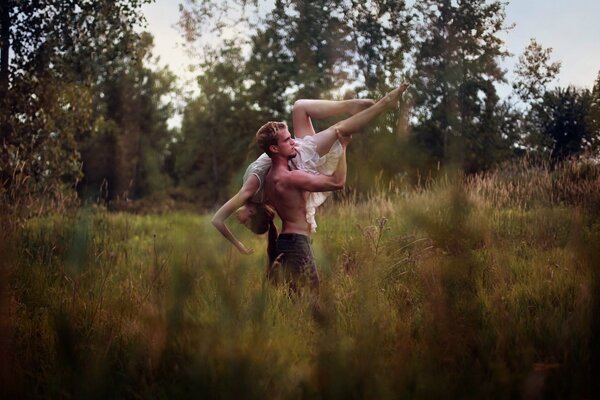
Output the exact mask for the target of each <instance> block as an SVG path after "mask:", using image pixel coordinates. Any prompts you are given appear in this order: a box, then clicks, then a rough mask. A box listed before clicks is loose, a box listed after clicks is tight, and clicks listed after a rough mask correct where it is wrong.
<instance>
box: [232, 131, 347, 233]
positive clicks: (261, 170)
mask: <svg viewBox="0 0 600 400" xmlns="http://www.w3.org/2000/svg"><path fill="white" fill-rule="evenodd" d="M295 142H296V151H297V154H296V157H294V158H292V159H291V160H290V162H289V165H290V168H293V169H299V170H302V171H306V172H309V173H311V174H324V175H332V174H333V172H334V171H335V169H336V168H337V165H338V162H339V160H340V158H341V157H342V145H341V144H340V142H339V141H337V140H336V141H335V143H334V144H333V145H332V146H331V149H330V150H329V153H327V154H325V155H324V156H323V157H319V154H318V153H317V144H316V143H315V141H314V136H313V135H308V136H305V137H304V138H299V139H295ZM270 168H271V158H270V157H269V156H268V155H266V154H265V153H263V154H261V155H260V157H258V158H257V159H256V161H254V162H253V163H252V164H250V165H249V166H248V168H247V169H246V172H245V173H244V177H243V182H246V180H247V179H248V177H250V175H255V176H256V177H257V178H258V182H259V185H260V186H259V188H258V190H257V191H256V193H255V194H254V196H253V197H252V201H253V202H255V203H262V202H263V201H264V185H263V183H264V181H265V177H266V176H267V173H268V172H269V169H270ZM330 193H331V192H311V193H310V194H309V196H308V199H307V201H306V222H308V224H309V225H310V230H311V231H312V232H315V231H316V230H317V222H316V221H315V212H316V211H317V207H319V206H320V205H321V204H323V203H324V202H325V200H327V197H328V196H329V194H330Z"/></svg>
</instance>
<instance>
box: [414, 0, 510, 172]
mask: <svg viewBox="0 0 600 400" xmlns="http://www.w3.org/2000/svg"><path fill="white" fill-rule="evenodd" d="M504 7H505V5H504V3H502V2H500V1H492V2H485V1H482V0H478V1H460V2H457V3H456V2H451V1H449V0H447V1H429V0H423V1H418V2H417V3H416V5H415V18H416V20H417V27H416V31H415V43H416V44H415V48H414V57H415V66H414V71H413V72H412V75H413V77H412V78H411V80H412V82H413V84H414V105H415V112H414V117H415V118H416V119H417V122H416V124H415V126H414V128H413V130H414V132H415V139H414V140H415V145H416V146H417V149H418V151H420V152H423V153H425V154H426V157H425V158H426V160H428V161H429V162H430V163H431V162H432V161H433V163H436V162H440V161H454V162H457V163H458V164H459V165H461V166H462V167H463V168H464V169H465V171H467V172H475V171H481V170H485V169H487V168H489V167H491V166H492V165H494V164H495V163H496V162H498V161H499V160H501V159H502V155H503V154H502V150H503V149H507V148H509V147H510V146H511V144H512V143H510V142H509V141H508V140H507V139H506V138H505V137H503V135H502V134H501V130H500V125H501V123H502V122H501V120H500V115H499V113H498V96H497V94H496V88H495V86H494V85H495V84H497V83H501V82H503V81H504V72H503V71H502V69H501V68H500V66H499V61H500V59H501V58H503V57H504V56H506V55H507V53H506V51H505V50H504V49H503V47H502V46H503V42H502V40H501V39H500V38H499V37H498V33H499V32H501V31H502V30H503V29H505V27H504V17H505V14H504ZM434 165H435V164H434ZM424 167H427V165H425V166H424Z"/></svg>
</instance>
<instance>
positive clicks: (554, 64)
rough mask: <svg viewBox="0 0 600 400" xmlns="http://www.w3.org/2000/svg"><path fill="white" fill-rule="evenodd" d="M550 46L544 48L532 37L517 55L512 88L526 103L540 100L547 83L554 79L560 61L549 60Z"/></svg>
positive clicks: (557, 72)
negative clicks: (521, 52) (517, 59)
mask: <svg viewBox="0 0 600 400" xmlns="http://www.w3.org/2000/svg"><path fill="white" fill-rule="evenodd" d="M551 55H552V48H550V47H548V48H544V47H542V45H540V44H539V43H538V42H537V41H536V40H535V39H534V38H532V39H531V40H530V42H529V45H527V47H526V48H525V50H524V51H523V54H521V55H520V56H519V61H518V62H517V64H516V66H515V81H514V83H513V89H514V90H515V93H516V94H517V96H518V97H519V98H520V99H521V100H522V101H523V102H524V103H526V104H532V103H535V102H539V101H541V99H542V97H543V96H544V93H546V90H547V87H548V84H549V83H550V82H552V81H554V80H555V79H556V77H557V76H558V74H559V72H560V67H561V62H560V61H551V60H550V57H551Z"/></svg>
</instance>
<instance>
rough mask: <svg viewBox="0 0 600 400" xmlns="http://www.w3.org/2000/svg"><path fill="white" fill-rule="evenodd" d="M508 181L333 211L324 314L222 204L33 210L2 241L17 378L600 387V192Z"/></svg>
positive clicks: (249, 391)
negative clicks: (599, 376) (129, 210)
mask: <svg viewBox="0 0 600 400" xmlns="http://www.w3.org/2000/svg"><path fill="white" fill-rule="evenodd" d="M544 177H545V179H549V178H547V176H546V175H544ZM493 179H494V182H495V184H494V185H492V184H490V182H489V181H485V180H484V179H481V180H480V181H476V182H473V181H470V182H467V183H465V184H462V183H456V182H454V183H450V182H452V180H449V181H448V182H446V183H444V184H441V185H431V186H430V187H429V188H428V189H427V190H414V191H406V190H403V191H398V190H396V191H395V194H391V195H388V194H384V193H375V194H373V195H372V196H369V197H368V200H365V201H363V202H360V203H358V204H356V203H354V201H351V200H350V199H351V198H352V197H351V196H348V197H346V198H345V199H341V200H340V201H338V202H330V203H329V204H327V206H326V207H324V208H323V209H321V210H320V215H318V222H319V232H318V233H317V234H316V235H315V236H314V243H313V245H314V249H315V253H316V257H317V260H318V264H319V269H320V274H321V279H322V287H321V296H320V304H321V308H322V316H321V317H320V318H315V317H314V312H313V311H312V308H311V305H310V304H309V302H308V301H307V300H306V299H295V300H292V299H290V298H288V296H287V293H286V290H285V289H284V288H281V287H279V288H275V287H273V286H271V285H270V284H269V283H267V282H266V281H265V279H264V273H265V269H266V255H265V254H264V253H265V251H264V250H265V247H266V243H265V238H264V237H256V236H253V235H251V234H250V233H249V232H247V231H245V230H243V228H238V227H234V229H236V234H238V235H239V236H240V237H242V238H243V239H244V241H245V242H247V243H248V244H249V245H250V246H251V247H253V248H255V249H256V252H255V254H253V255H251V256H242V255H240V254H238V253H237V252H236V251H235V250H234V249H233V248H232V247H231V246H230V245H228V243H227V242H226V241H225V239H223V238H222V237H221V236H220V235H218V233H217V232H216V230H214V228H212V226H211V225H210V222H209V219H210V218H209V217H210V216H207V215H195V214H189V213H170V214H164V215H131V214H117V213H108V212H106V211H103V210H100V209H85V210H83V209H82V210H79V211H77V212H76V213H75V214H73V215H52V216H46V217H38V218H34V219H30V220H28V221H26V222H25V223H24V225H22V226H21V227H19V228H15V229H13V230H10V231H7V232H5V233H4V238H3V239H4V240H3V241H2V247H1V248H0V250H1V251H2V253H3V257H2V270H1V271H2V275H1V277H2V279H3V282H5V283H6V284H3V286H2V287H3V288H5V289H6V290H3V292H2V298H1V299H0V300H1V303H0V310H1V311H2V315H4V316H5V318H3V325H2V328H3V329H2V330H1V331H2V333H0V339H2V343H5V344H7V345H3V347H2V350H3V351H4V353H5V357H3V360H4V361H2V384H3V386H4V388H5V391H7V393H9V394H12V395H14V396H16V395H18V396H24V397H44V398H45V397H50V398H74V397H83V398H105V397H110V398H169V399H170V398H185V397H200V398H259V399H264V398H275V399H296V398H339V399H348V398H377V399H380V398H391V399H397V398H411V399H412V398H418V399H420V398H515V397H527V396H537V395H539V396H543V397H552V398H591V397H593V395H594V394H596V393H597V392H596V391H595V387H594V386H593V385H594V383H593V379H592V378H593V377H594V371H595V370H594V368H596V367H595V366H597V364H596V363H597V361H595V359H594V357H595V356H596V355H597V353H594V349H595V347H594V346H595V345H594V338H597V327H598V322H597V318H598V317H597V310H598V308H597V307H598V292H597V288H598V282H599V281H598V272H599V271H598V270H597V261H595V260H597V259H598V258H597V257H598V249H599V248H600V223H599V222H598V216H597V214H596V209H595V208H594V207H590V206H589V205H588V203H589V202H592V204H593V201H595V200H594V198H591V197H590V196H594V195H596V196H597V193H598V192H597V191H596V189H597V188H598V186H593V185H592V186H590V184H589V182H587V181H586V183H585V185H587V186H586V187H588V186H589V187H592V189H590V190H591V191H592V192H591V195H590V196H588V197H586V199H587V200H586V204H583V205H582V203H581V202H568V201H564V199H565V198H568V193H569V192H568V190H566V191H565V190H564V187H562V186H561V193H563V194H564V193H567V195H565V196H563V197H561V200H552V196H551V195H547V196H543V197H542V198H541V199H540V198H539V197H537V195H535V194H534V195H532V196H531V197H527V196H526V195H525V194H523V193H524V190H521V189H522V188H521V189H519V190H515V192H514V193H513V192H511V191H510V189H507V187H508V185H505V183H506V182H507V181H506V180H504V179H503V178H500V177H498V176H495V177H493ZM569 179H572V178H569ZM596 183H597V181H596ZM527 185H530V183H527ZM554 186H556V185H555V184H554ZM575 186H576V185H575ZM548 187H552V185H549V186H548ZM577 188H579V186H577ZM539 190H541V189H540V188H537V189H536V190H535V191H533V192H535V193H537V192H539ZM549 190H550V189H549ZM577 190H579V189H577ZM533 192H532V193H533ZM577 193H580V191H578V192H577ZM594 193H595V194H594ZM525 197H527V198H525ZM498 199H502V201H501V202H498ZM536 382H542V384H540V385H538V384H536Z"/></svg>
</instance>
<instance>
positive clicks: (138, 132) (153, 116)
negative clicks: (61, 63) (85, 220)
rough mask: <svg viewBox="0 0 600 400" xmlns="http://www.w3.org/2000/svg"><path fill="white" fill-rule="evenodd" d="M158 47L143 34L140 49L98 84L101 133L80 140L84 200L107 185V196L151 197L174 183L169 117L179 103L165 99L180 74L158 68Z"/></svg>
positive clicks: (137, 45) (97, 127)
mask: <svg viewBox="0 0 600 400" xmlns="http://www.w3.org/2000/svg"><path fill="white" fill-rule="evenodd" d="M152 46H153V39H152V36H151V35H150V34H148V33H144V34H141V35H140V36H139V38H138V39H137V40H136V41H135V45H134V48H135V51H134V52H132V53H131V54H129V55H128V56H127V57H126V58H123V59H121V60H120V62H119V63H116V62H115V63H114V65H113V66H112V68H111V71H106V75H105V76H104V77H103V79H102V81H101V82H99V84H98V85H97V86H96V92H95V99H94V100H95V101H94V114H95V116H96V125H95V126H94V128H95V131H94V132H93V133H92V134H91V135H89V136H87V137H82V138H81V139H80V142H79V149H80V151H81V153H82V161H83V172H84V179H83V181H82V182H81V184H80V185H79V187H78V189H79V192H80V193H81V195H82V197H84V198H89V197H92V196H93V197H96V196H97V195H98V193H99V191H100V188H101V187H102V186H104V185H105V186H106V187H105V189H104V190H105V193H104V195H103V196H104V197H105V198H104V200H114V199H116V198H118V197H126V198H139V197H142V196H148V195H151V194H153V193H156V192H158V191H164V190H165V188H167V187H168V186H169V185H170V178H169V176H168V172H169V171H167V169H166V160H167V157H168V151H169V145H170V141H171V138H172V132H171V131H170V130H169V128H168V126H167V121H168V119H169V118H170V117H171V116H172V113H173V105H172V103H171V102H170V101H166V100H165V98H166V97H167V96H169V95H170V94H172V93H173V91H174V84H175V76H174V75H173V74H172V73H171V72H170V71H169V70H168V69H166V68H164V69H156V68H153V67H152V62H153V60H152V52H151V51H152Z"/></svg>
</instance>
